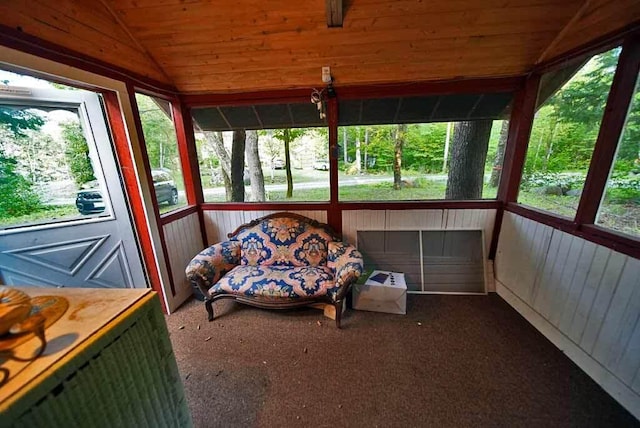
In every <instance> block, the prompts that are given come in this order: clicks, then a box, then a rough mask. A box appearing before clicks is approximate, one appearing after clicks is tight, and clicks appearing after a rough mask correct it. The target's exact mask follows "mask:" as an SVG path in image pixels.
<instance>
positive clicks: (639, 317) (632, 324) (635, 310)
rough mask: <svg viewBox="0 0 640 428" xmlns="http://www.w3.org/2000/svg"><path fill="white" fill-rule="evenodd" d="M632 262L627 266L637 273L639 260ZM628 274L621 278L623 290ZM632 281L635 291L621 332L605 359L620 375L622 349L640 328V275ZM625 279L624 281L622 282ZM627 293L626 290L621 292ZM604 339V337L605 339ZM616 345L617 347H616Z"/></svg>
mask: <svg viewBox="0 0 640 428" xmlns="http://www.w3.org/2000/svg"><path fill="white" fill-rule="evenodd" d="M632 260H633V261H632V263H627V266H626V268H627V269H629V271H630V273H629V275H631V276H633V275H637V269H638V264H640V263H639V262H638V260H637V259H632ZM627 277H628V276H627V275H624V276H623V277H622V278H621V284H623V286H622V287H621V288H622V290H626V288H627V286H626V284H627V281H628V280H627V279H626V278H627ZM630 279H631V281H630V282H631V283H632V284H633V285H632V286H631V287H632V288H633V291H632V293H631V297H630V298H629V300H628V302H627V304H626V308H625V309H624V312H623V316H622V321H621V323H620V326H619V329H618V330H619V333H618V337H617V341H616V344H615V345H613V346H612V347H611V349H610V350H609V356H608V358H607V359H606V360H604V361H605V365H606V366H607V367H609V368H610V369H611V371H613V372H614V373H616V374H618V375H619V371H618V367H619V366H620V363H621V361H622V357H623V355H624V354H623V352H620V350H626V348H627V347H628V346H629V344H630V343H631V337H632V336H633V334H634V331H636V330H637V329H638V328H640V287H639V286H638V282H639V281H640V277H639V276H635V277H632V278H630ZM623 280H624V282H622V281H623ZM633 281H635V283H634V282H633ZM624 293H626V291H624V292H623V293H621V294H624ZM603 340H604V339H603ZM614 346H615V347H614Z"/></svg>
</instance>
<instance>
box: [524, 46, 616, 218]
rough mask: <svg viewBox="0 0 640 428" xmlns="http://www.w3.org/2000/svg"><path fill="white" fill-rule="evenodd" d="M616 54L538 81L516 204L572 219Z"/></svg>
mask: <svg viewBox="0 0 640 428" xmlns="http://www.w3.org/2000/svg"><path fill="white" fill-rule="evenodd" d="M619 54H620V49H619V48H616V49H612V50H610V51H607V52H604V53H601V54H598V55H595V56H593V57H592V58H590V59H589V60H588V61H586V62H585V61H579V62H574V63H572V64H570V65H568V66H566V67H564V68H563V69H560V70H558V71H555V72H550V73H547V74H545V75H544V76H542V79H541V80H540V88H539V90H538V100H537V105H538V106H539V107H538V109H537V112H536V115H535V118H534V121H533V126H532V130H531V136H530V138H529V145H528V148H527V155H526V162H525V166H524V172H523V176H522V180H521V182H520V191H519V194H518V202H520V203H522V204H526V205H529V206H532V207H535V208H539V209H542V210H545V211H549V212H551V213H554V214H558V215H561V216H564V217H568V218H573V217H574V216H575V214H576V211H577V207H578V203H579V201H580V194H581V192H582V189H583V187H584V181H585V178H586V174H587V170H588V168H589V163H590V162H591V156H592V154H593V148H594V145H595V141H596V139H597V136H598V131H599V129H600V122H601V120H602V115H603V113H604V107H605V104H606V101H607V97H608V95H609V89H610V87H611V82H612V80H613V75H614V72H615V68H616V65H617V62H618V56H619Z"/></svg>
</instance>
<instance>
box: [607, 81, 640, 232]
mask: <svg viewBox="0 0 640 428" xmlns="http://www.w3.org/2000/svg"><path fill="white" fill-rule="evenodd" d="M596 224H598V225H600V226H604V227H608V228H611V229H613V230H616V231H618V232H623V233H627V234H629V235H633V236H635V237H638V236H640V76H639V77H638V80H637V83H636V88H635V91H634V93H633V98H632V101H631V106H630V109H629V113H628V114H627V121H626V123H625V126H624V129H623V131H622V135H621V136H620V141H619V142H618V150H617V152H616V158H615V160H614V163H613V168H612V169H611V173H610V174H609V181H608V182H607V187H606V191H605V194H604V198H603V199H602V202H601V204H600V210H599V212H598V216H597V220H596Z"/></svg>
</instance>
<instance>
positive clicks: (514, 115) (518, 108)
mask: <svg viewBox="0 0 640 428" xmlns="http://www.w3.org/2000/svg"><path fill="white" fill-rule="evenodd" d="M524 95H525V87H524V86H523V87H522V88H520V90H519V91H518V92H516V96H515V98H514V100H513V107H512V109H511V115H510V117H509V130H508V134H507V143H506V146H505V150H504V158H503V160H502V171H501V173H500V182H499V183H498V193H497V199H498V200H501V201H503V202H504V200H505V198H506V196H507V191H508V189H509V177H510V176H511V171H512V169H513V168H512V165H513V158H514V156H515V153H516V137H517V135H518V124H519V123H520V116H521V114H522V107H523V103H524V98H525V97H524Z"/></svg>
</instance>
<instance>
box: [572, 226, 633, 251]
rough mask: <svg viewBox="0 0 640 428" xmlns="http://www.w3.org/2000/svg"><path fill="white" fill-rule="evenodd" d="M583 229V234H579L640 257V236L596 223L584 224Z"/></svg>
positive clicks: (592, 240) (600, 243)
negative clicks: (633, 235)
mask: <svg viewBox="0 0 640 428" xmlns="http://www.w3.org/2000/svg"><path fill="white" fill-rule="evenodd" d="M581 231H582V234H581V235H579V236H582V237H583V238H585V239H587V240H589V241H591V242H595V243H596V244H599V245H602V246H604V247H607V248H611V249H612V250H614V251H618V252H620V253H622V254H626V255H628V256H631V257H635V258H636V259H640V238H634V237H631V236H629V235H625V234H623V233H619V232H615V231H613V230H611V229H605V228H603V227H600V226H597V225H594V224H585V225H583V226H582V228H581Z"/></svg>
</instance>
